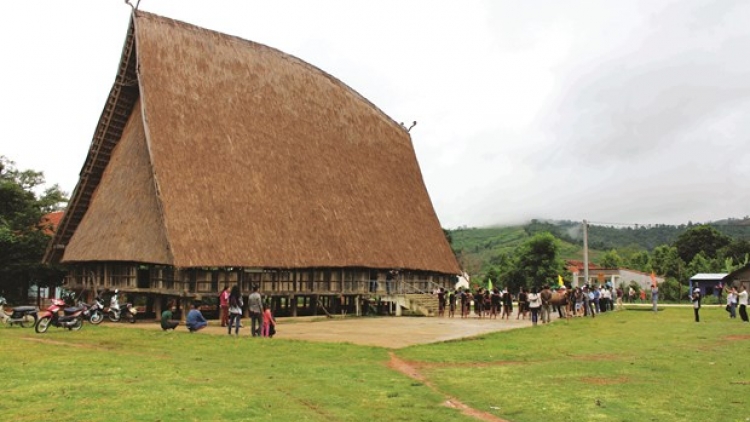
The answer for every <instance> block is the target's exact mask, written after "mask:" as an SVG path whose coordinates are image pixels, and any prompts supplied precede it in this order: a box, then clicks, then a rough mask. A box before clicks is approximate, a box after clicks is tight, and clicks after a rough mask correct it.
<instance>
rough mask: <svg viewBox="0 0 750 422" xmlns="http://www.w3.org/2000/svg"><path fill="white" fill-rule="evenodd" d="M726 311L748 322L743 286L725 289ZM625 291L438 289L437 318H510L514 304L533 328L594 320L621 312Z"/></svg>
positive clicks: (654, 291) (653, 291)
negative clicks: (572, 319)
mask: <svg viewBox="0 0 750 422" xmlns="http://www.w3.org/2000/svg"><path fill="white" fill-rule="evenodd" d="M726 291H727V304H726V308H725V309H726V311H727V312H728V313H729V317H730V318H736V317H737V313H738V310H739V314H740V318H741V319H742V321H743V322H745V323H747V322H748V314H747V305H748V292H747V289H746V288H745V286H744V285H741V286H740V287H739V288H736V287H728V288H727V289H726ZM636 295H637V294H636V292H635V290H634V289H633V288H632V287H630V288H629V291H628V294H627V297H628V299H629V301H630V302H631V303H632V302H634V301H635V300H636V299H635V298H636V297H637V296H636ZM646 295H647V293H646V290H645V289H644V290H641V291H640V293H639V294H638V297H639V299H640V301H641V302H644V301H645V300H646ZM650 296H651V305H652V308H651V309H652V310H653V311H654V312H656V311H657V310H658V302H659V287H658V285H656V284H653V285H652V286H651V288H650ZM624 297H625V292H624V291H623V289H622V288H620V287H617V288H615V287H612V286H610V285H608V284H603V285H598V284H592V285H584V286H582V287H576V288H574V289H568V287H567V286H565V285H560V286H559V287H556V289H555V290H553V289H552V288H551V287H550V286H549V285H544V286H542V288H541V289H537V288H536V287H533V288H531V289H530V290H527V289H525V288H524V287H521V288H520V289H519V291H518V293H517V294H515V295H514V294H512V293H511V292H509V291H508V289H507V288H505V289H502V290H500V289H499V288H483V287H479V288H477V289H476V290H475V291H474V292H472V291H471V290H469V289H465V288H457V289H454V290H449V291H446V290H445V289H443V288H440V289H439V290H438V291H437V299H438V316H439V317H444V316H446V309H447V310H448V313H447V317H448V318H454V317H455V316H456V310H458V313H459V316H460V317H461V318H469V317H470V315H471V314H472V313H473V315H474V316H475V317H476V318H490V319H492V318H494V319H497V318H498V316H500V319H511V317H512V316H513V305H514V304H516V305H517V308H516V313H515V315H516V318H515V319H517V320H518V319H526V318H527V317H529V319H530V320H531V322H532V324H533V325H537V323H538V321H539V319H541V321H542V323H543V324H546V323H548V322H550V316H551V315H553V313H557V315H558V316H559V317H560V318H567V317H592V318H594V317H596V315H598V314H600V313H604V312H611V311H615V310H622V309H624V306H623V298H624ZM690 299H691V301H692V304H693V309H694V313H695V321H696V322H700V314H699V311H700V308H701V299H702V296H701V292H700V289H698V288H696V289H694V290H693V291H692V292H691V294H690Z"/></svg>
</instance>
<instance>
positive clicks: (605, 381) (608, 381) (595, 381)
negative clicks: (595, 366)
mask: <svg viewBox="0 0 750 422" xmlns="http://www.w3.org/2000/svg"><path fill="white" fill-rule="evenodd" d="M581 381H582V382H584V383H586V384H591V385H615V384H625V383H626V382H628V381H630V380H629V379H628V378H627V377H617V378H599V377H586V378H581Z"/></svg>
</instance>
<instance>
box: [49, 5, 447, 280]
mask: <svg viewBox="0 0 750 422" xmlns="http://www.w3.org/2000/svg"><path fill="white" fill-rule="evenodd" d="M130 31H131V32H132V33H134V35H135V36H134V37H132V41H126V46H125V48H124V51H123V63H125V62H127V61H129V60H131V56H132V52H131V50H134V51H135V56H136V60H137V69H138V73H137V82H138V93H137V95H138V97H137V101H136V104H135V105H134V106H132V107H131V108H130V112H129V114H128V116H127V117H128V118H127V124H126V125H125V126H124V128H122V129H119V132H118V131H117V130H116V128H115V130H113V131H114V133H115V134H117V133H120V140H119V142H117V143H116V146H114V148H113V149H112V151H111V152H110V155H109V156H108V157H107V159H108V161H106V163H104V164H103V165H101V166H99V167H101V171H100V174H99V175H98V176H96V177H94V178H93V180H95V181H96V182H97V183H96V187H95V191H94V192H93V194H92V195H90V196H89V197H83V198H82V199H81V200H79V201H77V202H76V201H75V196H76V192H77V191H79V190H81V191H83V189H82V188H81V185H82V184H83V182H84V180H83V179H84V176H83V172H82V181H81V182H79V186H78V187H77V188H76V192H74V198H73V199H74V201H73V202H72V205H74V204H75V205H76V206H75V207H74V208H75V209H69V210H68V211H67V212H66V216H65V217H64V218H63V220H64V221H63V223H61V227H67V230H65V231H66V233H60V232H58V236H56V238H55V239H54V240H53V243H52V244H51V246H50V248H49V250H48V254H47V258H48V259H50V260H54V259H55V256H58V257H59V252H56V251H60V250H62V249H61V247H57V248H56V247H55V245H57V244H62V245H65V244H66V242H67V246H65V248H64V255H63V257H62V261H63V262H76V261H137V262H153V263H165V264H171V265H175V266H178V267H214V266H240V267H265V268H309V267H369V268H404V269H412V270H425V271H435V272H441V273H448V274H457V273H458V272H459V269H458V265H457V263H456V260H455V259H454V257H453V254H452V252H451V250H450V248H449V246H448V244H447V242H446V240H445V237H444V236H443V232H442V229H441V227H440V223H439V221H438V219H437V217H436V215H435V212H434V209H433V207H432V204H431V202H430V199H429V196H428V194H427V190H426V189H425V186H424V182H423V180H422V175H421V172H420V169H419V165H418V163H417V159H416V155H415V153H414V148H413V146H412V143H411V138H410V137H409V134H408V133H407V132H406V131H405V130H404V129H403V128H402V127H400V126H399V125H398V124H396V123H395V122H394V121H393V120H391V119H390V118H389V117H388V116H386V115H385V114H384V113H383V112H382V111H380V110H379V109H377V108H376V107H375V106H373V105H372V104H371V103H370V102H369V101H367V100H366V99H365V98H363V97H362V96H361V95H359V94H358V93H357V92H355V91H354V90H352V89H351V88H349V87H348V86H346V85H345V84H343V83H342V82H340V81H339V80H337V79H335V78H333V77H332V76H330V75H328V74H326V73H325V72H323V71H321V70H319V69H317V68H315V67H313V66H311V65H309V64H307V63H305V62H303V61H301V60H299V59H297V58H295V57H292V56H289V55H287V54H284V53H282V52H280V51H278V50H275V49H272V48H269V47H266V46H263V45H260V44H256V43H253V42H250V41H246V40H242V39H239V38H236V37H231V36H228V35H224V34H220V33H217V32H213V31H208V30H205V29H202V28H198V27H195V26H192V25H188V24H185V23H182V22H177V21H174V20H170V19H166V18H162V17H159V16H155V15H152V14H148V13H144V12H136V14H135V15H134V18H133V20H132V22H131V29H130ZM128 42H132V43H133V47H131V48H129V46H128ZM126 55H127V56H128V57H126ZM123 67H125V68H126V69H127V68H128V65H127V64H121V68H123ZM132 76H136V75H135V74H133V75H132ZM119 78H120V75H118V80H119ZM123 79H124V80H127V79H128V75H127V74H125V75H123ZM116 83H117V82H116ZM118 101H119V102H123V100H122V99H118V98H115V99H113V98H112V96H110V102H114V103H117V102H118ZM100 126H101V122H100ZM105 132H106V131H105ZM110 132H112V131H110ZM95 138H96V136H95ZM95 144H96V139H95V141H94V142H92V149H93V146H94V145H95ZM91 155H92V152H91V151H90V152H89V156H91ZM88 178H89V177H88V176H87V179H86V180H88ZM89 184H91V183H89ZM79 196H80V195H79ZM76 215H77V216H79V218H78V219H77V220H76V218H75V216H76ZM66 218H69V219H70V220H71V221H69V222H67V224H65V220H66ZM67 239H69V241H68V240H67ZM56 254H57V255H56Z"/></svg>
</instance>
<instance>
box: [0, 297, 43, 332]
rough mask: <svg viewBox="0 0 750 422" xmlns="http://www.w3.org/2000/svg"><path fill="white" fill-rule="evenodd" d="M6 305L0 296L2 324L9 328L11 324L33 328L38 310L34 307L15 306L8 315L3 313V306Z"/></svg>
mask: <svg viewBox="0 0 750 422" xmlns="http://www.w3.org/2000/svg"><path fill="white" fill-rule="evenodd" d="M7 304H8V302H7V301H6V300H5V298H4V297H2V296H0V319H2V320H3V322H4V323H6V324H8V325H10V326H11V327H12V326H13V324H18V325H20V326H21V327H24V328H26V327H33V326H34V325H35V324H36V320H37V313H38V312H39V308H37V307H36V306H16V307H14V308H13V311H12V312H10V313H8V312H6V311H5V305H7Z"/></svg>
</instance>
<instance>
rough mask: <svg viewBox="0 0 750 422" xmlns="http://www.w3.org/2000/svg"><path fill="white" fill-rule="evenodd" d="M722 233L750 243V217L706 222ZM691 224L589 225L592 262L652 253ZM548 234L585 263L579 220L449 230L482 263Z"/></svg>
mask: <svg viewBox="0 0 750 422" xmlns="http://www.w3.org/2000/svg"><path fill="white" fill-rule="evenodd" d="M706 224H708V225H710V226H712V227H714V228H716V229H717V230H718V231H719V232H721V233H723V234H725V235H727V236H729V237H731V238H734V239H743V240H750V217H744V218H742V219H732V218H730V219H726V220H721V221H716V222H710V223H706ZM696 225H700V224H694V223H692V222H688V223H687V224H681V225H679V226H673V225H667V224H656V225H639V226H627V227H615V226H606V225H597V224H591V223H589V226H588V245H589V261H591V262H596V260H597V258H598V257H599V256H600V255H601V254H602V253H604V252H606V251H609V250H612V249H618V250H623V249H628V250H643V251H647V252H651V251H652V250H653V249H654V248H655V247H657V246H660V245H671V244H672V243H674V241H675V240H677V238H678V237H679V236H680V235H681V234H682V233H684V232H685V231H686V230H688V229H689V228H691V227H694V226H696ZM540 232H549V233H551V234H552V235H553V236H555V237H556V238H558V239H559V240H560V255H561V257H562V258H563V259H566V260H568V259H572V260H583V227H582V224H581V222H580V221H550V220H531V222H529V223H527V224H523V225H516V226H496V227H481V228H469V227H460V228H458V229H455V230H450V231H449V233H450V235H451V239H452V243H451V246H452V248H453V250H454V251H455V252H456V253H464V254H469V255H473V256H475V257H476V258H478V259H479V260H481V261H482V262H483V263H486V262H492V261H493V259H500V257H501V256H502V255H505V254H509V253H511V252H513V251H514V250H515V249H516V248H517V247H518V246H520V245H521V244H523V243H524V242H525V241H526V240H528V239H529V238H531V237H532V236H534V235H535V234H537V233H540Z"/></svg>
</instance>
